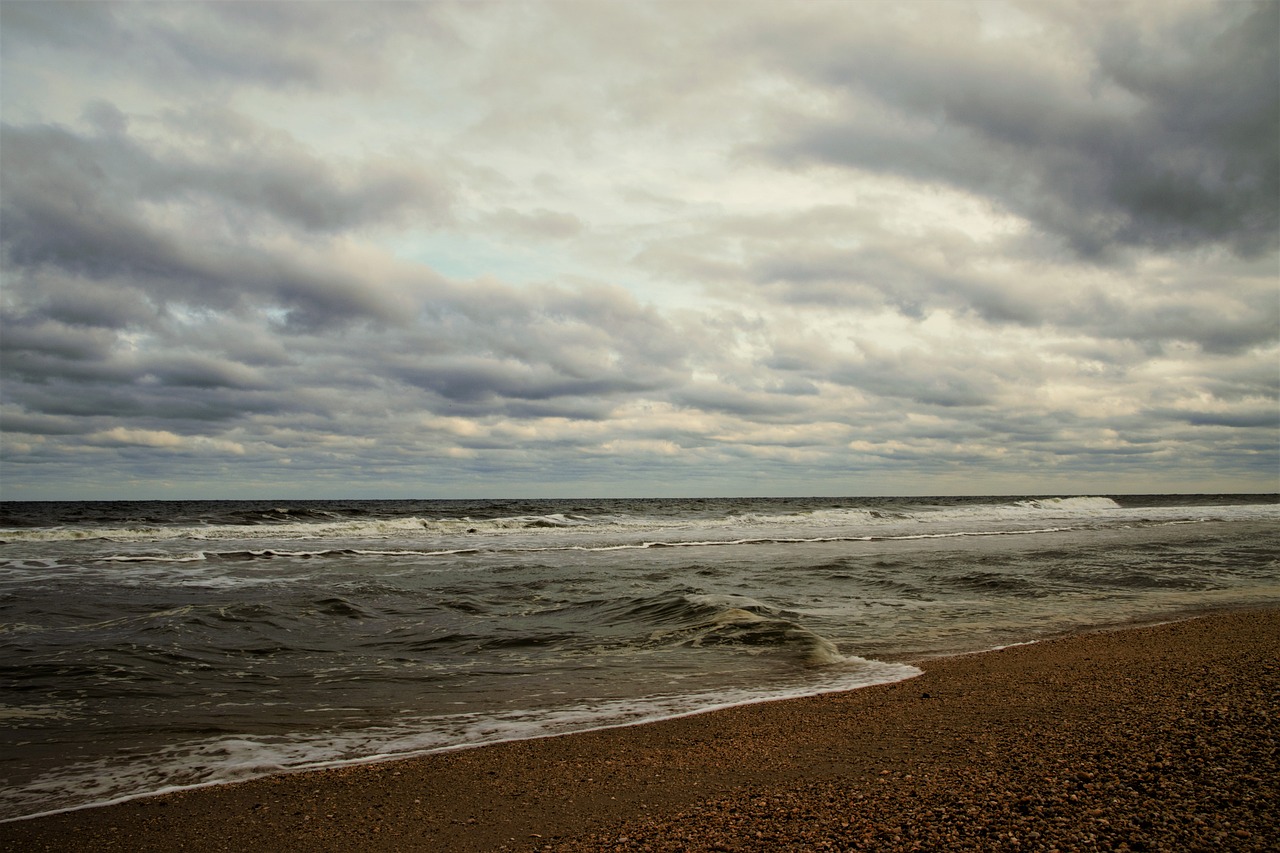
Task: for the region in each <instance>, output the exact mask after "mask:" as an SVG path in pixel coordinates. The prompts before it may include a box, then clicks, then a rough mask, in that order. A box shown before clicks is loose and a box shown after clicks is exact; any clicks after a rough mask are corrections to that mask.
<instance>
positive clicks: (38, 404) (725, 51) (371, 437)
mask: <svg viewBox="0 0 1280 853" xmlns="http://www.w3.org/2000/svg"><path fill="white" fill-rule="evenodd" d="M0 118H2V119H3V129H2V134H3V135H2V137H0V276H2V277H0V379H2V383H0V497H3V498H4V499H6V500H46V499H68V500H80V499H160V498H272V497H292V498H308V497H314V498H356V497H368V498H473V497H497V498H500V497H541V496H545V497H592V496H716V495H762V496H763V495H953V494H1116V493H1155V492H1274V491H1277V490H1280V402H1278V396H1280V219H1278V216H1277V211H1278V209H1280V3H1277V2H1272V1H1271V0H1268V2H1261V3H1250V2H1238V0H1233V2H1224V3H1217V2H1203V0H1149V2H1148V0H1135V2H1104V3H1093V2H1064V1H1063V0H1028V2H991V3H982V2H975V3H969V2H960V0H955V2H913V0H905V2H875V0H867V2H839V3H836V2H822V0H817V2H803V3H794V2H778V0H769V2H754V0H717V2H696V0H695V2H678V3H677V2H651V3H648V2H604V0H591V2H573V1H572V0H563V1H562V2H531V3H516V2H482V3H481V2H458V3H454V2H429V3H417V2H394V3H377V2H359V3H344V2H324V3H301V2H293V3H285V2H269V3H247V2H240V3H215V4H209V5H204V4H195V3H110V2H91V3H70V2H50V1H49V0H40V2H13V0H4V2H0Z"/></svg>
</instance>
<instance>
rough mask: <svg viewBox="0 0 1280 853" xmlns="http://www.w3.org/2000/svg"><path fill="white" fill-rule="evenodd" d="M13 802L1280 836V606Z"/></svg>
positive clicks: (1095, 839) (179, 841)
mask: <svg viewBox="0 0 1280 853" xmlns="http://www.w3.org/2000/svg"><path fill="white" fill-rule="evenodd" d="M913 663H915V664H916V665H918V666H919V667H921V668H922V669H923V670H924V672H923V674H922V675H920V676H918V677H915V678H912V679H908V680H906V681H901V682H897V683H894V684H887V685H878V686H873V687H867V688H864V689H860V690H854V691H849V692H843V693H835V694H828V695H824V696H815V697H808V698H799V699H791V700H784V701H778V702H767V703H760V704H752V705H744V706H740V707H735V708H729V709H724V710H720V711H714V712H710V713H705V714H697V715H693V716H687V717H681V718H676V719H671V720H665V721H660V722H655V723H649V724H645V725H640V726H629V727H622V728H613V729H606V730H600V731H594V732H584V733H578V734H573V735H568V736H563V737H553V738H542V739H536V740H525V741H517V742H510V743H504V744H497V745H492V746H487V747H481V748H476V749H469V750H460V751H455V752H447V753H440V754H434V755H428V756H423V757H418V758H411V759H404V760H399V761H392V762H383V763H378V764H367V765H358V766H349V767H345V768H337V769H329V770H321V771H313V772H302V773H292V774H286V775H280V776H274V777H269V778H263V779H256V780H251V781H249V782H245V783H240V784H234V785H224V786H213V787H206V788H200V789H195V790H190V791H182V792H175V793H171V794H166V795H161V796H155V797H149V798H144V799H138V800H132V801H129V802H125V803H120V804H117V805H111V806H106V807H100V808H92V809H83V810H78V811H72V812H66V813H61V814H55V815H49V816H45V817H38V818H33V819H28V820H21V821H14V822H9V823H5V824H2V825H0V849H3V850H6V851H10V850H11V851H42V850H51V851H52V850H58V851H75V850H84V851H91V850H93V851H108V850H112V851H114V850H122V851H123V850H130V851H150V850H155V851H162V850H163V851H171V850H188V851H206V850H208V851H213V850H300V851H302V850H306V851H313V850H314V851H320V850H351V849H357V848H358V849H363V850H367V851H383V850H385V851H397V850H406V851H408V850H422V851H428V850H448V851H489V850H547V849H549V850H580V851H586V850H671V851H675V850H743V851H745V850H759V849H777V850H859V849H875V850H897V849H902V850H909V849H950V850H963V849H972V850H995V849H1007V850H1054V849H1057V850H1086V849H1101V850H1110V849H1116V850H1122V849H1130V850H1194V849H1204V850H1222V849H1227V850H1266V849H1273V845H1274V843H1275V841H1276V839H1277V837H1280V790H1277V789H1278V788H1280V740H1278V736H1280V724H1278V721H1280V707H1277V706H1278V705H1280V610H1275V609H1265V610H1244V611H1236V612H1229V613H1217V614H1211V615H1205V616H1200V617H1198V618H1193V619H1187V620H1183V621H1176V622H1171V623H1165V624H1155V625H1144V626H1133V627H1128V628H1125V629H1121V630H1108V631H1100V632H1093V633H1086V634H1079V635H1073V636H1065V637H1059V638H1054V639H1048V640H1044V641H1041V642H1037V643H1032V644H1027V645H1017V646H1012V647H1008V648H1004V649H1000V650H995V651H990V652H985V653H981V654H973V655H964V656H958V657H949V658H937V659H926V660H917V661H913Z"/></svg>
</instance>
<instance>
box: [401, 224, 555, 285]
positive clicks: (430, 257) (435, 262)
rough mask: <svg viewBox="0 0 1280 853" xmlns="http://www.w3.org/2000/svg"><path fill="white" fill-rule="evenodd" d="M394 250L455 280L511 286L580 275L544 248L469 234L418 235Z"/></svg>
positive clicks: (403, 257) (407, 258)
mask: <svg viewBox="0 0 1280 853" xmlns="http://www.w3.org/2000/svg"><path fill="white" fill-rule="evenodd" d="M390 248H391V250H392V251H393V252H394V254H395V255H396V256H397V257H399V258H401V259H403V260H406V261H412V262H414V263H420V264H425V265H426V266H429V267H430V268H431V269H433V270H435V271H436V272H438V273H440V274H441V275H443V276H446V277H448V278H452V279H460V280H466V279H473V278H482V277H492V278H496V279H499V280H501V281H504V282H506V283H508V284H532V283H536V282H547V281H554V280H556V279H558V278H562V277H564V276H565V275H574V274H576V271H575V270H573V269H572V267H573V266H574V265H573V264H571V263H569V262H567V261H566V259H565V258H564V257H563V256H562V255H560V253H557V252H551V251H547V250H546V249H545V248H544V247H539V248H538V249H536V250H535V249H532V248H529V247H521V246H517V245H512V244H510V243H503V242H499V241H495V240H491V239H488V238H485V237H480V236H472V235H466V234H458V233H437V234H426V235H415V236H413V237H411V238H406V239H404V240H400V241H396V242H395V243H394V244H393V245H392V246H391V247H390Z"/></svg>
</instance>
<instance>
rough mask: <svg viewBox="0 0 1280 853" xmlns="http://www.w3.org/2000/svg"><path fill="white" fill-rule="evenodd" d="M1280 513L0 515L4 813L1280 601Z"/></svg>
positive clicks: (607, 506)
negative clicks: (1076, 633)
mask: <svg viewBox="0 0 1280 853" xmlns="http://www.w3.org/2000/svg"><path fill="white" fill-rule="evenodd" d="M1278 521H1280V496H1277V495H1195V496H1188V495H1147V496H1133V495H1124V496H1102V495H1096V496H1017V497H965V498H897V497H892V498H827V497H823V498H714V499H697V500H693V499H669V500H664V499H643V500H641V499H636V500H622V499H619V500H602V499H599V500H477V501H439V500H421V501H415V500H397V501H378V500H351V501H332V500H279V501H165V502H83V503H45V502H40V503H22V502H4V503H0V819H3V820H12V819H18V818H23V817H29V816H32V815H37V814H44V813H50V812H56V811H61V810H67V809H75V808H82V807H86V806H92V805H97V804H104V803H110V802H116V801H120V800H125V799H130V798H133V797H138V796H144V795H147V794H153V793H157V792H163V791H171V790H175V789H182V788H188V787H195V786H203V785H213V784H222V783H226V782H232V781H236V780H243V779H248V778H252V777H256V776H263V775H268V774H275V773H281V772H292V771H300V770H306V769H311V768H320V767H333V766H339V765H344V764H353V763H360V762H370V761H380V760H385V759H389V758H395V757H403V756H411V755H422V754H426V753H432V752H439V751H444V750H454V749H462V748H468V747H474V746H479V745H482V744H490V743H495V742H500V741H508V740H515V739H523V738H535V737H546V736H553V735H560V734H565V733H570V732H576V731H583V730H588V729H596V728H602V727H609V726H619V725H630V724H635V723H641V722H645V721H650V720H657V719H662V718H667V717H673V716H679V715H684V714H691V713H698V712H702V711H707V710H710V709H714V708H720V707H725V706H730V705H738V704H744V703H752V702H762V701H768V700H773V699H779V698H784V697H795V696H804V695H812V694H818V693H823V692H830V691H838V690H851V689H857V688H860V687H865V686H867V685H873V684H880V683H886V682H893V681H898V680H902V679H907V678H911V677H912V676H914V675H916V674H918V673H919V670H918V669H917V668H916V666H915V665H914V663H919V662H921V661H923V660H926V659H928V658H930V657H932V656H938V655H951V654H963V653H969V652H976V651H982V650H987V649H993V648H1000V647H1004V646H1008V645H1012V644H1018V643H1029V642H1035V641H1037V640H1041V639H1044V638H1047V637H1053V636H1058V635H1062V634H1068V633H1072V632H1083V631H1091V630H1097V629H1104V628H1109V627H1115V626H1123V625H1128V624H1134V623H1150V622H1158V621H1169V620H1176V619H1182V618H1187V617H1189V616H1193V615H1196V614H1199V613H1204V612H1206V611H1210V610H1215V609H1221V608H1238V607H1256V606H1274V605H1277V604H1280V524H1278V523H1277V522H1278Z"/></svg>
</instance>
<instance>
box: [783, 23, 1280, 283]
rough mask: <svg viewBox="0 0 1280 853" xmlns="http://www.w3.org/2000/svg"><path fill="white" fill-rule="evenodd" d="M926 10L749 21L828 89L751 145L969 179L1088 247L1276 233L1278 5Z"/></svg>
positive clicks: (1242, 247)
mask: <svg viewBox="0 0 1280 853" xmlns="http://www.w3.org/2000/svg"><path fill="white" fill-rule="evenodd" d="M1028 10H1029V11H1030V14H1032V15H1034V9H1033V8H1031V7H1028ZM924 14H925V11H924V9H923V7H919V6H917V7H912V9H911V10H910V11H909V12H908V16H909V17H910V18H911V20H909V21H904V22H902V23H900V24H897V25H895V24H894V23H891V22H890V20H891V18H892V16H882V17H883V20H876V21H870V22H869V21H866V20H865V19H862V20H859V16H855V15H851V16H849V18H848V20H850V21H856V22H857V23H856V25H855V26H846V27H844V28H839V27H837V28H827V27H826V26H825V25H826V24H827V23H828V22H827V21H826V20H825V18H824V19H821V20H806V21H803V22H801V23H799V24H797V25H793V26H783V27H781V28H779V29H778V30H776V31H771V32H770V33H769V34H766V35H762V37H761V38H762V40H763V41H764V42H765V44H766V46H767V47H768V48H769V49H770V50H771V51H772V52H773V54H774V55H776V56H779V57H781V58H782V60H781V61H784V62H787V63H790V67H791V68H792V70H793V72H794V73H795V74H796V75H797V76H798V77H800V78H801V79H802V80H803V81H804V83H805V84H806V85H808V86H810V87H813V88H815V89H817V90H818V91H820V92H823V93H824V94H825V95H826V96H827V98H828V99H829V102H830V103H833V104H835V110H834V112H835V115H834V116H822V117H819V116H816V115H815V116H803V115H802V116H798V117H797V119H796V121H794V122H790V123H788V124H789V129H788V130H787V131H785V132H783V133H781V134H780V135H779V139H778V140H777V141H776V142H775V143H773V144H771V145H769V146H768V147H767V148H765V149H764V150H765V152H766V153H767V154H768V155H769V156H771V157H774V158H776V159H778V160H779V161H782V162H790V163H795V164H797V165H803V164H810V163H828V164H833V165H838V166H842V167H847V168H851V169H859V170H866V171H870V172H877V171H889V172H892V173H896V174H901V175H904V176H908V177H910V178H912V179H915V180H926V181H928V180H934V181H940V182H945V183H947V184H949V185H952V186H955V187H958V188H963V189H965V190H968V191H972V192H976V193H980V194H982V195H984V196H987V197H989V198H993V199H997V200H998V201H999V203H1001V204H1002V205H1004V206H1005V207H1007V208H1008V209H1010V210H1012V211H1015V212H1017V213H1018V214H1019V215H1022V216H1025V217H1027V218H1029V219H1030V220H1032V221H1033V222H1035V223H1036V224H1037V225H1038V226H1039V227H1040V228H1042V229H1044V230H1045V231H1047V232H1049V233H1051V234H1054V235H1057V236H1059V237H1061V238H1062V239H1064V240H1065V241H1066V242H1067V243H1068V244H1069V245H1070V246H1071V247H1072V248H1073V249H1074V250H1075V251H1076V252H1077V253H1079V254H1081V255H1083V256H1085V257H1088V258H1095V259H1097V258H1104V257H1107V256H1109V255H1110V254H1111V253H1112V252H1113V251H1114V250H1117V249H1120V248H1124V247H1150V246H1161V247H1168V246H1183V247H1194V246H1202V245H1214V244H1223V245H1227V246H1229V247H1231V248H1232V249H1233V250H1234V251H1237V252H1239V253H1241V254H1244V255H1257V254H1259V253H1261V252H1264V251H1267V250H1269V249H1273V248H1274V247H1275V246H1276V242H1277V234H1278V229H1280V216H1278V215H1277V214H1278V208H1280V166H1278V165H1277V161H1276V158H1275V140H1276V138H1277V133H1278V132H1280V87H1277V81H1276V71H1275V69H1276V67H1277V63H1278V62H1280V48H1278V47H1277V40H1276V39H1275V37H1274V36H1275V34H1276V32H1277V31H1278V30H1280V8H1277V6H1276V4H1274V3H1225V4H1215V5H1212V6H1207V7H1204V8H1201V9H1196V10H1195V11H1194V12H1192V13H1191V14H1189V15H1187V16H1185V17H1181V18H1177V19H1174V20H1167V19H1163V18H1162V17H1161V16H1152V17H1151V18H1148V19H1145V20H1144V18H1143V15H1142V13H1141V12H1136V13H1135V14H1133V15H1126V14H1123V13H1121V14H1118V15H1114V16H1106V17H1104V18H1103V19H1102V22H1101V23H1096V22H1093V21H1075V20H1053V19H1052V18H1050V17H1047V16H1045V17H1040V18H1039V19H1038V20H1036V21H1035V23H1036V25H1037V27H1038V28H1039V29H1040V32H1039V33H1038V37H1037V38H1036V39H1013V38H1000V37H992V36H991V35H985V34H984V31H983V30H984V28H983V21H982V19H981V16H980V15H978V14H974V13H973V11H972V10H971V9H970V7H967V6H966V7H948V8H946V9H934V8H930V10H929V11H928V14H929V15H931V16H933V15H941V16H942V17H943V18H945V24H946V29H947V32H948V37H947V39H946V40H945V41H943V40H940V39H939V38H938V36H937V33H938V32H939V31H940V30H939V29H937V28H935V27H925V26H922V24H923V23H924V22H923V20H922V18H921V16H922V15H924ZM937 23H938V24H939V25H941V24H942V23H944V22H937ZM820 26H821V27H823V29H822V31H819V29H818V28H819V27H820ZM801 42H805V43H807V44H809V46H810V49H809V50H808V51H803V52H802V51H800V50H799V49H798V44H799V43H801ZM1045 46H1048V47H1049V49H1048V50H1044V49H1043V47H1045Z"/></svg>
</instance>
